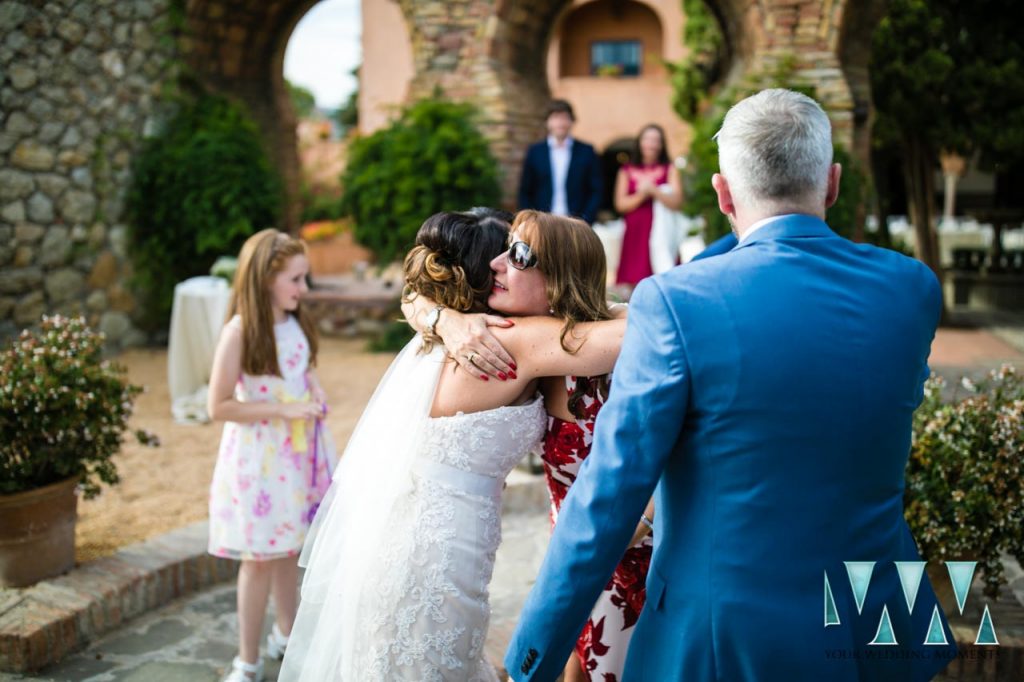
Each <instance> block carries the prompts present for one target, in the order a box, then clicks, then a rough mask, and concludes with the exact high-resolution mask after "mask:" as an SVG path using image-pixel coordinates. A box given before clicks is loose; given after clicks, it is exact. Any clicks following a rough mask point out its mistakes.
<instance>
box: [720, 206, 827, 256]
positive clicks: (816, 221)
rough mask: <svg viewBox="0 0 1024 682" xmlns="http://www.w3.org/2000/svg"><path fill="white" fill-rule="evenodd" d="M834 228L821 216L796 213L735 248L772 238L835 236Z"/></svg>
mask: <svg viewBox="0 0 1024 682" xmlns="http://www.w3.org/2000/svg"><path fill="white" fill-rule="evenodd" d="M835 236H837V235H836V233H835V232H833V231H832V229H831V228H830V227H829V226H828V225H827V224H825V221H824V220H822V219H821V218H818V217H816V216H812V215H804V214H794V215H790V216H786V217H785V218H781V219H779V220H775V221H773V222H771V223H769V224H768V225H765V226H764V227H762V228H761V229H759V230H757V231H756V232H754V234H752V235H750V237H748V238H747V239H744V240H743V241H742V242H741V243H739V244H737V245H736V247H735V248H734V249H733V250H734V251H735V250H736V249H742V248H744V247H747V246H750V245H751V244H757V243H758V242H763V241H768V240H772V239H790V238H801V237H805V238H806V237H819V238H820V237H835Z"/></svg>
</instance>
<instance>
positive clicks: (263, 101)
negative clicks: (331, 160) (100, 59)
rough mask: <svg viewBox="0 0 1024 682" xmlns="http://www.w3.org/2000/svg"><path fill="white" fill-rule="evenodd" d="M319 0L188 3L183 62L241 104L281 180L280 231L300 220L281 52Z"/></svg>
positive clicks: (292, 124)
mask: <svg viewBox="0 0 1024 682" xmlns="http://www.w3.org/2000/svg"><path fill="white" fill-rule="evenodd" d="M317 2H318V0H278V1H277V2H266V1H265V0H189V1H188V2H187V3H186V5H185V22H186V32H185V33H186V36H187V37H186V38H185V39H184V40H185V43H186V44H185V45H184V48H185V49H184V50H183V54H184V58H185V61H186V62H187V64H188V65H189V67H190V68H191V70H192V71H193V72H194V73H195V74H196V75H197V76H198V77H199V79H200V80H201V81H202V82H203V83H204V84H205V85H206V86H207V87H209V88H210V89H211V90H213V91H216V92H219V93H223V94H226V95H228V96H230V97H232V98H234V99H237V100H240V101H241V102H242V103H244V104H245V105H246V106H247V107H248V109H249V112H250V114H251V115H252V116H253V118H254V119H255V121H256V123H257V125H259V128H260V131H261V133H262V135H263V139H264V142H265V146H266V149H267V152H268V154H269V155H270V159H271V162H272V163H273V164H274V166H275V168H277V170H278V172H279V173H280V175H281V178H282V180H283V182H284V191H285V199H286V206H287V207H286V211H285V214H284V215H283V216H282V220H283V225H281V227H282V228H286V229H296V228H297V227H298V222H299V211H300V205H299V187H300V168H299V158H298V151H297V149H296V137H295V125H296V120H295V113H294V111H293V110H292V106H291V101H290V99H289V97H288V93H287V90H286V88H285V81H284V53H285V48H286V47H287V46H288V39H289V37H291V34H292V31H294V30H295V26H296V24H298V23H299V20H300V19H301V18H302V17H303V16H304V15H305V14H306V12H308V11H309V10H310V8H312V7H313V5H315V4H316V3H317Z"/></svg>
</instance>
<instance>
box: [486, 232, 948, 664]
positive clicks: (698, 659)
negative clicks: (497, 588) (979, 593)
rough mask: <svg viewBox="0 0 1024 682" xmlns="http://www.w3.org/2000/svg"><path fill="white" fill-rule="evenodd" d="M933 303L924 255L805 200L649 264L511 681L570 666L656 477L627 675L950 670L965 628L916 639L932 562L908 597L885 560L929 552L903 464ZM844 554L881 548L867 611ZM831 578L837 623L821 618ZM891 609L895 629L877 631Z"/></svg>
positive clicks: (934, 291) (929, 596)
mask: <svg viewBox="0 0 1024 682" xmlns="http://www.w3.org/2000/svg"><path fill="white" fill-rule="evenodd" d="M939 312H940V296H939V285H938V283H937V281H936V279H935V277H934V275H933V274H932V273H931V271H929V270H928V268H926V267H925V266H924V265H923V264H921V263H919V262H917V261H915V260H912V259H910V258H906V257H904V256H902V255H900V254H897V253H895V252H893V251H888V250H883V249H879V248H875V247H872V246H868V245H860V244H854V243H853V242H850V241H847V240H846V239H842V238H840V237H838V236H837V235H836V234H835V233H833V232H832V231H831V230H830V229H829V228H828V226H827V225H825V223H824V222H822V221H821V220H818V219H817V218H814V217H810V216H792V217H788V218H784V219H780V220H779V221H776V222H775V223H772V224H769V225H766V226H765V227H763V228H761V229H760V230H758V231H757V232H756V233H755V234H753V235H751V237H750V238H749V239H748V240H747V241H745V242H744V243H742V244H740V245H739V246H738V247H736V248H735V249H733V250H732V251H731V252H730V253H729V255H728V256H727V257H723V258H707V259H704V260H701V261H697V262H695V263H689V264H687V265H685V266H682V267H678V268H675V269H673V270H671V271H669V272H667V273H665V274H662V275H657V276H655V277H651V278H649V279H646V280H644V281H643V282H641V283H640V285H639V286H638V287H637V288H636V290H635V292H634V294H633V298H632V301H631V306H630V312H629V322H628V328H627V332H626V337H625V341H624V343H623V347H622V353H621V355H620V356H619V361H618V364H617V365H616V368H615V386H614V389H613V390H612V392H611V397H610V399H609V400H608V402H607V403H606V404H605V406H604V408H603V409H602V411H601V413H600V415H599V416H598V419H597V426H596V432H595V442H594V446H593V449H592V451H591V454H590V456H589V457H588V458H587V459H586V460H585V462H584V464H583V466H582V467H581V469H580V472H579V475H578V477H577V479H576V482H575V483H574V484H573V486H572V488H571V489H570V492H569V494H568V496H567V497H566V499H565V501H564V503H563V506H562V508H561V511H560V513H559V516H558V524H557V526H556V528H555V531H554V534H553V535H552V538H551V543H550V546H549V549H548V552H547V555H546V556H545V559H544V564H543V566H542V568H541V571H540V575H539V576H538V578H537V582H536V584H535V585H534V587H533V590H532V591H531V592H530V595H529V597H528V598H527V601H526V604H525V606H524V607H523V611H522V614H521V620H520V623H519V626H518V628H517V630H516V632H515V634H514V635H513V638H512V641H511V644H510V646H509V650H508V653H507V655H506V658H505V665H506V667H507V669H508V671H509V673H510V674H511V675H512V676H513V677H514V679H516V680H553V679H555V677H556V676H557V675H558V674H559V672H560V671H561V670H562V667H563V666H564V664H565V661H566V659H567V657H568V655H569V653H570V650H571V649H572V645H573V643H574V641H575V639H576V637H577V635H578V634H579V632H580V630H581V628H582V626H583V624H584V622H585V621H586V618H587V616H588V614H589V612H590V610H591V608H592V607H593V604H594V603H595V601H596V598H597V596H598V594H599V593H600V591H601V590H602V589H603V587H604V586H605V584H606V581H607V580H608V578H609V576H610V575H611V573H612V571H613V569H614V567H615V565H616V563H617V562H618V561H619V559H620V558H621V556H622V552H623V548H624V547H625V546H626V543H627V542H628V540H629V537H630V535H631V534H632V532H633V531H634V530H635V528H636V526H637V520H638V519H639V518H640V513H641V512H642V511H643V508H644V506H645V504H646V503H647V500H648V499H649V498H650V496H651V494H652V492H654V491H655V486H657V493H656V495H655V508H656V512H655V518H654V526H655V529H654V555H653V559H652V562H651V568H650V572H649V574H648V578H647V601H646V605H645V607H644V609H643V612H642V614H641V616H640V620H639V622H638V623H637V625H636V630H635V632H634V634H633V637H632V645H631V647H630V650H629V655H628V658H627V661H626V671H625V676H624V679H625V680H627V682H630V681H636V680H650V681H652V682H666V681H673V680H687V681H688V682H689V681H695V682H701V681H711V680H716V681H727V682H743V681H747V680H749V681H751V682H753V681H755V680H756V681H757V682H766V681H768V682H774V681H776V680H778V681H779V682H783V681H785V682H793V681H800V680H808V681H812V680H813V681H815V682H819V681H820V680H830V681H835V680H844V681H845V680H864V681H867V680H871V681H877V680H893V681H895V680H900V681H903V680H927V679H930V678H931V677H932V676H933V675H934V674H935V673H937V672H938V671H939V670H941V669H942V668H944V667H945V666H946V665H947V664H948V663H949V660H950V657H953V656H955V651H956V648H955V644H950V645H947V646H943V645H939V646H923V642H924V641H925V638H926V636H927V633H928V626H929V623H930V619H931V616H932V613H933V608H934V606H935V605H936V600H935V596H934V593H933V592H932V589H931V585H930V584H929V582H928V578H927V574H925V576H924V579H923V580H922V582H921V586H920V590H919V593H918V595H917V599H916V603H915V604H914V609H913V612H912V613H908V607H907V604H906V603H905V600H904V596H903V592H902V590H901V588H900V582H899V580H898V578H897V573H896V569H895V566H894V563H893V562H894V561H917V560H919V555H918V552H917V549H916V547H915V545H914V541H913V538H912V537H911V535H910V531H909V528H908V527H907V524H906V522H905V521H904V519H903V485H904V478H903V477H904V468H905V465H906V462H907V457H908V452H909V449H910V435H911V416H912V413H913V411H914V409H915V408H916V407H917V405H918V404H919V402H920V400H921V398H922V385H923V382H924V379H925V378H926V376H927V373H928V367H927V364H926V361H927V358H928V353H929V349H930V345H931V341H932V338H933V336H934V333H935V328H936V325H937V323H938V320H939ZM659 482H660V485H659ZM845 561H874V562H876V563H875V565H874V572H873V575H872V579H871V582H870V584H869V588H868V590H867V595H866V600H865V601H864V603H863V605H862V606H863V608H862V609H860V610H859V609H858V608H857V606H856V604H855V600H854V597H853V594H852V590H851V587H850V583H849V580H848V578H847V573H846V569H845V567H844V562H845ZM826 576H827V579H828V581H829V583H830V588H831V593H832V595H833V598H834V601H835V605H836V611H837V613H838V616H839V619H840V624H838V625H830V626H828V627H825V620H824V617H823V614H824V605H825V597H824V594H825V593H824V580H825V577H826ZM883 608H886V610H887V612H888V614H889V617H890V621H891V624H892V629H893V632H894V633H895V637H896V641H897V642H898V644H897V645H896V646H877V645H869V642H871V641H872V640H873V638H874V637H875V634H876V631H877V630H878V627H879V623H880V620H881V616H882V611H883ZM939 618H940V622H941V624H942V628H943V631H944V632H945V634H946V637H947V639H948V641H950V642H953V637H952V634H951V633H950V631H949V627H948V624H946V622H945V618H944V616H942V615H941V607H940V616H939ZM915 657H918V658H916V660H915Z"/></svg>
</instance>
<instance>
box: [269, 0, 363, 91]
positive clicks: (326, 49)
mask: <svg viewBox="0 0 1024 682" xmlns="http://www.w3.org/2000/svg"><path fill="white" fill-rule="evenodd" d="M361 32H362V23H361V20H360V2H359V0H323V1H322V2H319V3H317V4H315V5H313V7H312V8H311V9H310V10H309V12H307V13H306V15H305V16H304V17H302V19H301V20H300V21H299V23H298V25H297V26H296V27H295V30H294V31H293V32H292V35H291V38H289V40H288V47H287V49H286V50H285V53H284V75H285V78H287V79H288V80H289V81H291V82H292V83H294V84H296V85H301V86H303V87H305V88H308V89H309V90H311V91H312V92H313V95H314V97H316V104H317V107H318V108H320V109H337V108H339V107H341V106H342V105H343V104H345V102H346V101H347V100H348V96H349V94H350V93H351V92H352V91H353V90H355V89H356V88H357V87H358V83H357V82H356V79H355V78H354V77H353V76H352V69H354V68H356V67H357V66H358V65H359V62H360V61H361V59H362V45H361V43H360V35H361Z"/></svg>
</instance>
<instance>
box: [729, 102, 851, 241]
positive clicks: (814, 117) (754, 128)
mask: <svg viewBox="0 0 1024 682" xmlns="http://www.w3.org/2000/svg"><path fill="white" fill-rule="evenodd" d="M716 139H717V141H718V158H719V168H720V170H721V175H722V176H724V179H725V180H726V181H727V182H726V183H722V182H721V177H719V178H718V179H717V180H716V181H715V189H716V190H717V191H718V192H719V204H720V206H721V208H722V210H723V212H724V213H727V214H731V215H730V217H733V218H734V219H738V222H741V223H742V222H748V223H749V222H751V221H750V220H746V221H744V220H743V219H742V218H743V216H741V215H740V214H745V215H746V217H748V218H756V219H760V218H761V217H767V216H770V215H778V214H780V213H789V212H800V213H811V214H815V215H824V211H825V208H826V206H828V205H831V203H832V202H834V201H835V196H834V194H835V193H836V192H837V191H838V184H839V169H838V167H835V168H834V169H833V164H832V126H831V124H830V123H829V120H828V116H827V115H826V114H825V112H824V111H823V110H822V108H821V106H820V105H819V104H818V103H817V102H815V101H814V100H813V99H811V98H810V97H808V96H806V95H803V94H800V93H798V92H793V91H792V90H783V89H778V88H777V89H772V90H762V91H761V92H759V93H757V94H756V95H753V96H751V97H748V98H746V99H744V100H742V101H741V102H739V103H738V104H736V105H735V106H734V107H733V108H732V109H730V110H729V113H728V114H726V116H725V121H724V122H723V123H722V129H721V130H720V131H719V132H718V135H717V136H716ZM833 176H834V177H833ZM833 185H834V187H833ZM720 186H721V187H724V188H725V189H726V194H727V195H728V197H729V198H730V199H731V204H732V205H733V211H731V212H730V211H728V210H726V204H725V203H723V201H722V191H721V187H720Z"/></svg>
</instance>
